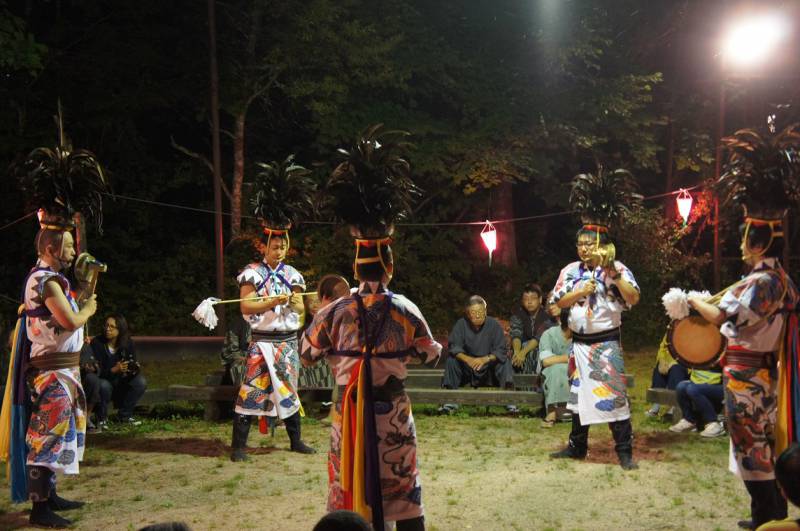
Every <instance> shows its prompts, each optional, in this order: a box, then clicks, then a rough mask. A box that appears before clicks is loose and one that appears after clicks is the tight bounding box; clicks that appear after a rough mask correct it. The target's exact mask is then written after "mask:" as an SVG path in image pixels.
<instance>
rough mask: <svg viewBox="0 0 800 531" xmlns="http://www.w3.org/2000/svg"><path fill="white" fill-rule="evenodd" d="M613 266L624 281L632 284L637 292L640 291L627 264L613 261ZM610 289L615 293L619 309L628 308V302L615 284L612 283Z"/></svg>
mask: <svg viewBox="0 0 800 531" xmlns="http://www.w3.org/2000/svg"><path fill="white" fill-rule="evenodd" d="M614 266H615V267H616V268H617V271H619V274H620V275H621V276H622V280H624V281H626V282H627V283H628V284H630V285H631V286H633V287H634V288H635V289H636V291H638V292H639V293H641V292H642V289H641V288H640V287H639V284H638V283H637V282H636V278H635V277H634V276H633V272H632V271H631V270H630V269H628V266H626V265H625V264H623V263H622V262H618V261H617V262H614ZM609 280H610V279H609ZM611 289H612V290H613V291H614V294H615V295H616V299H617V300H616V304H619V309H620V310H621V311H625V310H630V309H631V305H630V304H628V302H627V301H626V300H625V298H624V297H623V296H622V293H621V292H620V291H619V288H618V287H617V286H616V285H612V288H611Z"/></svg>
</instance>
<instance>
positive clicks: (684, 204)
mask: <svg viewBox="0 0 800 531" xmlns="http://www.w3.org/2000/svg"><path fill="white" fill-rule="evenodd" d="M675 201H676V202H677V203H678V213H679V214H680V215H681V217H682V218H683V224H684V225H686V224H687V223H688V222H689V214H690V213H691V212H692V202H693V200H692V194H690V193H689V192H688V191H686V189H685V188H681V189H680V191H679V192H678V197H677V198H676V199H675Z"/></svg>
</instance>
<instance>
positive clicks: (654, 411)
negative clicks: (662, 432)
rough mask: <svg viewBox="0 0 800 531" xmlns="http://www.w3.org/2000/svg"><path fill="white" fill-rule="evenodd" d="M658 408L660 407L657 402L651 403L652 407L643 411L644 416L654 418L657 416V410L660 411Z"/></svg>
mask: <svg viewBox="0 0 800 531" xmlns="http://www.w3.org/2000/svg"><path fill="white" fill-rule="evenodd" d="M660 409H661V406H659V405H658V404H653V407H651V408H650V409H648V410H647V411H645V412H644V415H645V416H646V417H650V418H656V417H657V416H658V412H659V411H660Z"/></svg>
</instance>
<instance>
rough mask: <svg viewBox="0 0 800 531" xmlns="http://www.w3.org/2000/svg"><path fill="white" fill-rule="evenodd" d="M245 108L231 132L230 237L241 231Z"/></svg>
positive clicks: (237, 234) (237, 116)
mask: <svg viewBox="0 0 800 531" xmlns="http://www.w3.org/2000/svg"><path fill="white" fill-rule="evenodd" d="M246 113H247V108H246V107H245V110H243V111H242V112H240V113H239V114H238V115H236V128H235V129H234V132H233V182H232V183H231V239H233V238H236V237H238V236H239V233H241V231H242V183H244V123H245V115H246Z"/></svg>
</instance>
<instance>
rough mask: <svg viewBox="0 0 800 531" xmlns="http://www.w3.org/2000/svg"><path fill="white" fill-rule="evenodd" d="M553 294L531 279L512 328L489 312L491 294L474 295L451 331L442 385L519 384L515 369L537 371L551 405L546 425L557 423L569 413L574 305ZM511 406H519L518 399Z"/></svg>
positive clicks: (510, 323)
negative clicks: (565, 305)
mask: <svg viewBox="0 0 800 531" xmlns="http://www.w3.org/2000/svg"><path fill="white" fill-rule="evenodd" d="M548 299H549V297H548V296H547V294H545V293H544V291H543V290H542V288H541V287H539V285H537V284H528V285H526V286H525V287H524V288H523V289H522V293H521V294H520V298H519V301H518V303H517V305H516V306H515V308H514V309H513V310H512V312H511V315H510V319H509V320H508V330H507V331H506V330H505V329H504V327H503V326H502V324H501V321H500V320H499V319H497V318H495V317H491V316H489V315H488V314H487V311H488V303H487V302H486V300H485V299H484V298H483V297H480V296H478V295H473V296H471V297H470V298H469V299H468V300H467V302H466V304H465V306H464V317H462V318H460V319H458V320H457V321H456V323H455V325H454V326H453V328H452V330H451V331H450V335H449V337H448V347H447V349H448V353H449V356H447V358H446V359H445V367H444V377H443V379H442V387H444V388H446V389H458V388H460V387H463V386H467V385H469V386H471V387H473V388H477V387H499V388H501V389H514V388H515V385H514V377H515V375H519V374H528V375H537V376H539V379H538V382H539V383H538V385H536V386H535V387H536V388H537V390H539V389H540V390H541V391H542V392H543V394H544V402H545V408H546V416H545V419H544V421H543V422H542V425H543V426H544V427H552V426H553V425H554V424H555V422H556V421H557V420H566V419H568V418H569V417H570V413H569V412H568V411H567V410H566V408H565V406H566V403H567V400H568V398H569V381H568V375H567V364H568V358H569V351H570V346H571V342H572V334H571V332H570V329H569V327H568V326H567V322H568V319H569V311H568V310H562V309H561V308H559V307H558V306H557V305H555V304H548V303H547V301H548ZM456 408H457V406H456V405H455V404H444V405H443V406H442V408H441V410H442V411H452V410H454V409H456ZM508 408H509V410H510V411H512V412H515V411H516V406H514V405H509V406H508Z"/></svg>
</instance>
